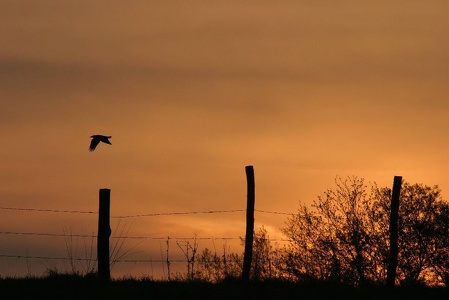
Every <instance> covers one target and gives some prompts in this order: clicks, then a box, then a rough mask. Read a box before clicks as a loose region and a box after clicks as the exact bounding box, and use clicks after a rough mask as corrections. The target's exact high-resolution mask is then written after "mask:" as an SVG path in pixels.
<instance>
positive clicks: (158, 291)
mask: <svg viewBox="0 0 449 300" xmlns="http://www.w3.org/2000/svg"><path fill="white" fill-rule="evenodd" d="M0 298H1V299H5V300H6V299H67V300H70V299H110V300H114V299H127V300H130V299H161V300H170V299H184V300H188V299H199V300H201V299H233V300H234V299H254V300H259V299H260V300H265V299H267V300H268V299H316V300H319V299H326V300H329V299H397V300H399V299H404V300H405V299H407V300H411V299H449V290H448V289H447V288H430V287H424V286H416V287H407V288H405V287H404V288H396V289H393V290H389V289H386V288H384V287H379V286H370V287H363V288H354V287H348V286H342V285H336V284H328V283H314V284H297V283H296V284H295V283H291V282H283V281H269V282H260V283H250V284H243V283H242V282H240V281H237V280H227V281H223V282H221V283H215V284H213V283H206V282H200V281H197V282H187V281H154V280H150V279H145V278H143V279H135V278H124V279H120V280H113V281H111V282H102V281H99V280H97V279H96V277H95V276H94V275H92V274H91V275H88V276H80V275H72V274H58V275H55V274H50V275H48V276H46V277H35V278H0Z"/></svg>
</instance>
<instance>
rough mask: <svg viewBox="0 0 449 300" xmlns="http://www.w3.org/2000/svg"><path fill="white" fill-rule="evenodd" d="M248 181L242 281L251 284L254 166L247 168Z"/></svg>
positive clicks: (254, 196)
mask: <svg viewBox="0 0 449 300" xmlns="http://www.w3.org/2000/svg"><path fill="white" fill-rule="evenodd" d="M245 171H246V180H247V204H246V205H247V206H246V236H245V254H244V256H243V269H242V280H243V281H245V282H249V276H250V271H251V262H252V258H253V237H254V203H255V200H256V193H255V180H254V168H253V166H246V167H245Z"/></svg>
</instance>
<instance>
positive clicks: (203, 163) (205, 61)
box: [0, 0, 449, 276]
mask: <svg viewBox="0 0 449 300" xmlns="http://www.w3.org/2000/svg"><path fill="white" fill-rule="evenodd" d="M448 28H449V2H448V1H447V0H429V1H421V0H399V1H387V0H381V1H356V0H342V1H330V0H329V1H311V0H307V1H306V0H291V1H266V0H258V1H241V0H239V1H235V0H227V1H205V0H192V1H185V0H167V1H150V0H146V1H138V0H136V1H130V2H126V3H125V2H123V1H116V0H108V1H103V0H97V1H91V0H76V1H66V0H41V1H26V0H23V1H22V0H4V1H1V2H0V129H1V130H0V139H1V141H2V145H1V147H0V207H4V208H5V207H7V208H38V209H52V210H81V211H96V210H97V209H98V190H99V189H100V188H110V189H111V215H112V216H119V215H136V214H148V213H165V212H189V211H204V210H234V209H245V208H246V178H245V166H246V165H253V166H254V169H255V177H256V209H259V210H268V211H280V212H292V213H294V212H295V211H296V209H297V208H298V203H299V202H300V201H301V202H303V203H307V204H310V203H312V201H313V200H315V199H316V197H317V196H318V195H320V193H322V192H323V191H325V190H326V189H327V188H332V187H333V183H334V179H335V177H336V176H342V177H346V176H353V175H356V176H358V177H362V178H365V180H366V183H367V184H369V182H377V183H378V185H379V186H389V187H391V186H392V183H393V176H395V175H402V176H403V178H404V180H406V181H408V182H411V183H424V184H427V185H435V184H437V185H439V186H440V187H441V189H442V191H443V196H444V197H445V198H446V199H448V198H449V178H448V176H447V173H448V169H449V153H448V149H449V85H448V83H449V34H448ZM93 134H105V135H111V136H112V138H111V142H112V146H109V145H106V144H100V145H99V146H98V147H97V150H96V151H95V152H93V153H91V152H89V151H88V146H89V143H90V138H89V137H90V136H91V135H93ZM0 215H1V217H0V231H1V232H6V231H9V232H38V233H57V234H62V233H63V232H68V231H70V232H72V233H74V234H96V227H97V218H96V217H97V216H96V215H94V214H69V213H51V212H48V213H44V212H24V211H11V210H5V209H3V210H0ZM286 217H287V216H285V215H273V214H266V213H260V212H259V213H256V228H258V227H260V226H262V225H264V226H265V228H266V229H267V230H268V232H269V234H270V237H272V238H276V239H281V238H282V235H281V234H280V231H279V228H281V227H283V226H284V222H285V220H286ZM111 222H112V226H113V229H114V227H115V226H116V225H117V222H118V219H113V220H112V221H111ZM120 226H122V227H123V226H128V227H129V232H127V234H128V235H129V236H148V237H167V236H171V237H193V236H194V235H195V234H196V235H197V236H198V237H214V238H219V237H232V238H235V239H234V240H230V241H228V242H227V246H229V247H230V249H231V251H235V252H241V251H242V250H243V249H242V247H241V246H240V244H239V241H238V237H239V236H243V235H244V234H245V214H244V212H243V213H223V214H209V215H186V216H161V217H138V218H127V219H123V220H122V221H121V225H120ZM137 242H139V241H134V240H131V241H127V244H126V245H127V246H129V247H131V246H133V245H135V244H136V243H137ZM78 243H79V245H78V247H79V249H78V250H79V252H80V256H83V255H84V254H83V251H84V248H83V247H84V244H83V243H85V241H83V240H79V241H78ZM88 243H90V240H88ZM208 243H209V244H208ZM206 246H207V247H213V246H211V244H210V241H200V245H199V247H200V249H202V248H204V247H206ZM165 247H166V246H165V240H144V241H143V242H142V243H141V244H139V245H138V246H137V247H136V249H138V251H139V253H136V254H135V255H133V256H131V257H129V259H152V260H160V259H161V252H165ZM215 247H216V248H217V252H221V251H222V250H221V249H222V247H223V242H222V241H215ZM171 248H172V249H173V259H174V258H176V257H181V258H182V255H181V254H180V253H179V251H178V253H175V251H176V248H178V246H177V245H176V242H175V241H173V243H172V244H171ZM178 250H179V248H178ZM2 254H4V255H10V254H12V255H22V256H26V255H29V256H49V257H64V256H67V251H66V249H65V242H64V238H60V237H45V236H44V237H37V236H23V235H8V234H0V255H2ZM30 261H31V263H30V266H27V261H25V260H23V259H22V260H19V259H15V258H5V257H0V275H2V276H6V275H8V276H9V275H20V276H22V275H24V274H26V273H27V272H28V271H29V269H31V272H32V273H33V274H35V275H41V274H42V272H43V270H44V269H45V267H52V266H55V265H56V266H57V267H59V268H63V266H64V262H61V261H57V262H55V261H51V260H46V261H42V260H30ZM159 267H160V264H158V265H157V267H156V265H155V266H153V267H151V266H149V265H148V264H147V265H145V266H144V267H142V266H139V265H130V264H127V265H125V266H123V265H122V266H117V268H116V269H115V270H114V272H115V273H114V272H113V274H114V275H115V276H122V275H124V274H132V275H152V272H153V271H154V273H155V274H156V273H157V274H159V273H158V272H160V270H156V269H157V268H159ZM180 270H182V269H180Z"/></svg>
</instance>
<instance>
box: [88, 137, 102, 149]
mask: <svg viewBox="0 0 449 300" xmlns="http://www.w3.org/2000/svg"><path fill="white" fill-rule="evenodd" d="M99 142H100V139H99V138H92V141H91V142H90V146H89V151H94V150H95V148H96V147H97V145H98V143H99Z"/></svg>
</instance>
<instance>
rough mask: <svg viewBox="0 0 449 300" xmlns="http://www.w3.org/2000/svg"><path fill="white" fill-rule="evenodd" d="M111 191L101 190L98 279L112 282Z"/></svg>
mask: <svg viewBox="0 0 449 300" xmlns="http://www.w3.org/2000/svg"><path fill="white" fill-rule="evenodd" d="M110 197H111V190H110V189H100V203H99V209H98V235H97V263H98V278H99V279H101V280H110V279H111V271H110V267H109V266H110V265H109V237H110V236H111V227H110V222H109V217H110V204H111V198H110Z"/></svg>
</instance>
